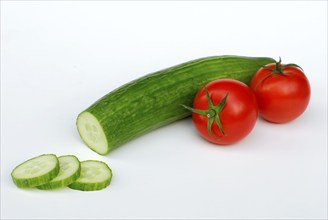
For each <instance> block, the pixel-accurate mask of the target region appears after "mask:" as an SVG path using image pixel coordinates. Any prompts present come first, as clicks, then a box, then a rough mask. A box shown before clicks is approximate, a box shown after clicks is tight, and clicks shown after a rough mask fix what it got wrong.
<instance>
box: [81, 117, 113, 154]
mask: <svg viewBox="0 0 328 220" xmlns="http://www.w3.org/2000/svg"><path fill="white" fill-rule="evenodd" d="M76 125H77V129H78V131H79V134H80V136H81V138H82V140H83V141H84V142H85V143H86V145H87V146H88V147H89V148H90V149H91V150H93V151H95V152H96V153H98V154H101V155H104V154H107V153H108V152H109V147H108V142H107V138H106V135H105V133H104V131H103V128H102V126H101V125H100V123H99V121H98V119H97V118H96V117H95V116H93V115H92V114H91V113H89V112H83V113H81V114H80V115H79V116H78V118H77V122H76Z"/></svg>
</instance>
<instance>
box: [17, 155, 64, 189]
mask: <svg viewBox="0 0 328 220" xmlns="http://www.w3.org/2000/svg"><path fill="white" fill-rule="evenodd" d="M58 172H59V161H58V158H57V156H56V155H55V154H42V155H40V156H37V157H34V158H32V159H29V160H27V161H25V162H23V163H21V164H20V165H18V166H17V167H15V169H14V170H13V171H12V172H11V177H12V179H13V181H14V183H15V184H16V186H18V187H20V188H28V187H35V186H39V185H42V184H45V183H47V182H49V181H50V180H52V179H53V178H55V177H56V176H57V174H58Z"/></svg>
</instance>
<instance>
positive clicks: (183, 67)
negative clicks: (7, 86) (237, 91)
mask: <svg viewBox="0 0 328 220" xmlns="http://www.w3.org/2000/svg"><path fill="white" fill-rule="evenodd" d="M274 62H275V60H274V59H272V58H268V57H244V56H212V57H205V58H200V59H196V60H193V61H189V62H186V63H182V64H180V65H176V66H173V67H170V68H167V69H164V70H160V71H157V72H154V73H151V74H148V75H145V76H143V77H141V78H139V79H136V80H134V81H131V82H129V83H127V84H125V85H123V86H121V87H119V88H117V89H115V90H114V91H112V92H110V93H108V94H107V95H105V96H103V97H102V98H100V99H99V100H98V101H96V102H95V103H94V104H92V105H91V106H90V107H88V108H87V109H86V110H85V111H83V112H89V113H91V114H92V115H93V116H95V117H96V118H97V119H98V121H99V123H100V124H101V126H102V129H103V131H104V133H105V135H106V138H107V143H108V150H107V152H105V153H99V152H97V153H99V154H102V155H105V154H108V153H109V152H110V151H112V150H113V149H115V148H117V147H119V146H121V145H122V144H124V143H126V142H128V141H130V140H132V139H134V138H136V137H138V136H141V135H142V134H145V133H147V132H149V131H151V130H154V129H156V128H159V127H161V126H163V125H167V124H169V123H171V122H174V121H176V120H179V119H182V118H185V117H188V116H190V115H191V112H190V111H189V110H187V109H185V108H183V107H182V106H181V105H182V104H184V105H187V106H192V104H193V100H194V96H195V94H196V93H197V92H198V90H199V89H200V88H201V87H202V86H204V85H205V84H206V83H208V82H210V81H213V80H215V79H220V78H231V79H236V80H239V81H242V82H244V83H246V84H249V83H250V81H251V79H252V77H253V75H254V73H255V72H256V71H257V70H258V69H259V68H260V67H261V66H262V65H266V64H268V63H274ZM83 112H81V113H80V114H82V113H83ZM78 119H79V118H77V120H78ZM81 138H82V140H83V137H82V136H81ZM89 147H90V146H89ZM90 148H91V147H90ZM91 149H92V148H91Z"/></svg>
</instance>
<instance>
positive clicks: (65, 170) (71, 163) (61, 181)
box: [37, 155, 81, 189]
mask: <svg viewBox="0 0 328 220" xmlns="http://www.w3.org/2000/svg"><path fill="white" fill-rule="evenodd" d="M58 161H59V173H58V175H57V176H56V177H55V178H54V179H52V180H51V181H50V182H48V183H46V184H43V185H40V186H37V188H38V189H58V188H62V187H65V186H68V185H69V184H71V183H73V182H74V181H75V180H76V179H77V178H79V177H80V173H81V165H80V161H79V159H78V158H77V157H76V156H73V155H65V156H60V157H58Z"/></svg>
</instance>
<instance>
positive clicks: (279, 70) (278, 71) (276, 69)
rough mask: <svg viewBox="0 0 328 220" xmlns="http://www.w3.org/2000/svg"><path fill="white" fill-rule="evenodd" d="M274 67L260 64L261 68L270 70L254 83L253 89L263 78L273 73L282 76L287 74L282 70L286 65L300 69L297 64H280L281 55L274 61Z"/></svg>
mask: <svg viewBox="0 0 328 220" xmlns="http://www.w3.org/2000/svg"><path fill="white" fill-rule="evenodd" d="M275 64H276V65H275V67H274V68H270V67H267V66H262V68H264V69H267V70H270V71H271V72H270V73H269V74H268V75H266V76H265V77H263V78H262V79H261V80H260V81H259V82H258V83H257V84H256V85H255V90H256V88H257V86H258V85H259V84H261V83H262V82H263V81H264V80H266V79H267V78H269V77H270V76H271V75H273V74H281V75H284V76H288V74H287V73H285V72H284V69H286V68H287V67H297V68H299V69H301V70H302V71H303V69H302V67H300V66H299V65H297V64H295V63H289V64H285V65H282V64H281V57H279V61H278V62H275Z"/></svg>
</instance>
